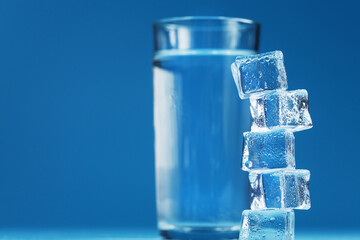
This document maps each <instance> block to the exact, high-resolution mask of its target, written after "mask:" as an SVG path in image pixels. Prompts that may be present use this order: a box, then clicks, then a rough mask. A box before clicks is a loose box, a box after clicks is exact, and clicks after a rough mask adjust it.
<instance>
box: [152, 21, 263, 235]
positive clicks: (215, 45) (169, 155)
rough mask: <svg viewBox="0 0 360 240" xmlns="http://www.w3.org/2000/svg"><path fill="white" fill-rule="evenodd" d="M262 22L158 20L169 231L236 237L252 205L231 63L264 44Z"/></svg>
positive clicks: (157, 95) (158, 128)
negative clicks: (239, 56) (245, 211)
mask: <svg viewBox="0 0 360 240" xmlns="http://www.w3.org/2000/svg"><path fill="white" fill-rule="evenodd" d="M259 29H260V26H259V24H257V23H255V22H253V21H251V20H246V19H239V18H228V17H180V18H170V19H164V20H160V21H158V22H156V23H155V24H154V37H155V53H154V61H153V74H154V75H153V77H154V79H153V81H154V128H155V159H156V161H155V162H156V196H157V213H158V228H159V230H160V234H161V235H162V236H163V237H165V238H170V239H171V238H176V239H233V238H237V237H238V233H239V227H240V220H241V213H242V210H244V209H245V208H246V207H247V202H248V193H247V185H248V181H247V175H246V174H245V173H244V172H242V171H241V157H242V133H243V132H244V131H248V130H249V126H250V123H249V122H250V116H249V104H248V102H247V101H244V102H242V101H241V100H240V99H239V97H238V93H237V90H236V86H235V83H234V81H233V79H232V75H231V70H230V65H231V63H232V62H233V61H234V60H235V57H236V56H238V55H251V54H254V53H256V51H257V49H258V38H259Z"/></svg>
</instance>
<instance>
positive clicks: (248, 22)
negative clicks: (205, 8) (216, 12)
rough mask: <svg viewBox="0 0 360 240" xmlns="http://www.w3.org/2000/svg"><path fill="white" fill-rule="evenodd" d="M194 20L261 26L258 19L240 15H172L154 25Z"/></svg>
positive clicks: (164, 25) (170, 24)
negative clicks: (240, 16)
mask: <svg viewBox="0 0 360 240" xmlns="http://www.w3.org/2000/svg"><path fill="white" fill-rule="evenodd" d="M193 20H200V21H201V20H205V21H207V20H211V21H217V22H235V23H237V24H239V25H242V26H246V25H247V26H254V27H256V28H258V27H260V24H259V23H258V22H256V21H253V20H251V19H246V18H238V17H225V16H183V17H170V18H163V19H159V20H156V21H155V22H154V23H153V26H163V27H166V26H177V25H181V24H179V23H180V22H185V23H187V22H190V21H193Z"/></svg>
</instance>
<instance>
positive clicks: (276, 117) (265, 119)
mask: <svg viewBox="0 0 360 240" xmlns="http://www.w3.org/2000/svg"><path fill="white" fill-rule="evenodd" d="M250 110H251V116H252V119H253V122H252V126H251V130H252V131H255V132H256V131H264V130H269V129H276V128H287V129H289V130H291V131H302V130H306V129H309V128H311V127H312V121H311V117H310V113H309V100H308V93H307V91H306V90H304V89H300V90H294V91H283V90H277V91H272V92H268V93H267V94H264V95H263V96H261V97H259V98H257V97H251V98H250Z"/></svg>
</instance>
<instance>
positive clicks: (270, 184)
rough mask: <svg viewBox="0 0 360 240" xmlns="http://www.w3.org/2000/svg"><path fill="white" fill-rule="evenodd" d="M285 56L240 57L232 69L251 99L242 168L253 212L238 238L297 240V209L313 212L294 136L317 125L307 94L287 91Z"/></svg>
mask: <svg viewBox="0 0 360 240" xmlns="http://www.w3.org/2000/svg"><path fill="white" fill-rule="evenodd" d="M283 58H284V57H283V54H282V52H281V51H274V52H269V53H264V54H258V55H253V56H241V57H237V58H236V60H235V62H234V63H233V64H232V65H231V70H232V73H233V77H234V80H235V83H236V86H237V88H238V92H239V96H240V98H241V99H246V98H250V111H251V116H252V126H251V131H250V132H245V133H244V148H243V158H242V169H243V170H244V171H248V172H249V180H250V186H251V187H250V189H251V190H250V191H251V210H245V211H243V214H242V220H241V230H240V236H239V240H257V239H262V240H266V239H277V240H292V239H294V221H295V219H294V211H293V209H304V210H307V209H309V208H310V194H309V179H310V172H309V171H308V170H300V169H295V137H294V132H296V131H302V130H306V129H309V128H311V127H312V122H311V118H310V114H309V101H308V93H307V91H306V90H294V91H287V87H288V84H287V77H286V72H285V67H284V60H283Z"/></svg>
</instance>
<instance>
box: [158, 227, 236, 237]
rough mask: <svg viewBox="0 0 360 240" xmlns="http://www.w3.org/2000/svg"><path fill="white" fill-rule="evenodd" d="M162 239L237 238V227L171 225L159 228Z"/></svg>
mask: <svg viewBox="0 0 360 240" xmlns="http://www.w3.org/2000/svg"><path fill="white" fill-rule="evenodd" d="M160 235H161V236H162V237H163V238H164V239H193V240H202V239H204V240H205V239H206V240H220V239H222V240H230V239H238V238H239V227H238V226H236V227H232V228H229V227H180V228H179V227H173V228H171V229H168V230H163V229H160Z"/></svg>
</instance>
